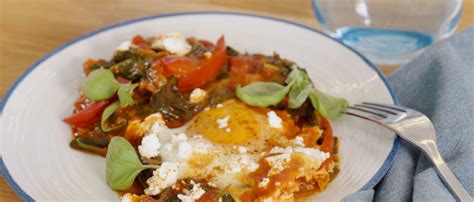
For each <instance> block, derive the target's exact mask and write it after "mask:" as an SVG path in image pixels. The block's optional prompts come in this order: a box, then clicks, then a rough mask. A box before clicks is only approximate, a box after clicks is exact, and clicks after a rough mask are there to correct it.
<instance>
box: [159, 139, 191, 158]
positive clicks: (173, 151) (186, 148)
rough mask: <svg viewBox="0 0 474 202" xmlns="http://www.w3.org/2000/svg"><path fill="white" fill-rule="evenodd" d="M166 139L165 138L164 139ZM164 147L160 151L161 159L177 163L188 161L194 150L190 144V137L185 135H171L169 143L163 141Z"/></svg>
mask: <svg viewBox="0 0 474 202" xmlns="http://www.w3.org/2000/svg"><path fill="white" fill-rule="evenodd" d="M162 139H165V138H162ZM163 142H166V143H163V146H162V148H161V150H160V153H161V158H162V159H163V160H164V161H169V162H177V161H185V160H187V159H188V158H189V157H190V156H191V154H192V153H193V148H192V147H191V144H190V143H189V142H188V137H187V136H186V134H185V133H179V134H177V135H171V139H170V140H169V141H166V140H165V141H163Z"/></svg>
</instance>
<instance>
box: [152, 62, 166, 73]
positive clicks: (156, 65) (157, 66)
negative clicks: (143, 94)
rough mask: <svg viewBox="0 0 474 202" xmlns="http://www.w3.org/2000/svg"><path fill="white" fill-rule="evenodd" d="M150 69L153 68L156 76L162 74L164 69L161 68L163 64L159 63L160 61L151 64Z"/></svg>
mask: <svg viewBox="0 0 474 202" xmlns="http://www.w3.org/2000/svg"><path fill="white" fill-rule="evenodd" d="M151 68H153V69H154V70H155V71H156V73H158V74H163V72H164V71H165V70H164V67H163V63H162V62H161V60H160V59H158V60H155V61H154V62H153V63H152V64H151Z"/></svg>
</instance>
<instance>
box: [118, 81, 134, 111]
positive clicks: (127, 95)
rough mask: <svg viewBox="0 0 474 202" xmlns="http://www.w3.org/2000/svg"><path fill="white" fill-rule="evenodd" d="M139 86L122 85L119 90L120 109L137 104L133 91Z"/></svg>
mask: <svg viewBox="0 0 474 202" xmlns="http://www.w3.org/2000/svg"><path fill="white" fill-rule="evenodd" d="M137 86H138V84H131V83H127V84H122V85H120V88H119V89H118V92H117V94H118V98H119V101H120V107H127V106H131V105H134V104H135V101H134V100H133V97H132V95H133V90H134V89H135V88H136V87H137Z"/></svg>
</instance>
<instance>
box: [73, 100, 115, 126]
mask: <svg viewBox="0 0 474 202" xmlns="http://www.w3.org/2000/svg"><path fill="white" fill-rule="evenodd" d="M109 104H110V101H109V100H103V101H100V102H97V103H94V104H92V105H90V106H89V107H87V108H85V109H83V110H81V111H79V112H77V113H75V114H73V115H71V116H69V117H67V118H65V119H64V122H66V123H68V124H70V125H73V126H76V127H79V128H83V127H86V126H88V125H91V124H93V123H95V122H96V121H98V120H100V117H101V115H102V112H103V111H104V109H105V108H106V107H107V106H108V105H109Z"/></svg>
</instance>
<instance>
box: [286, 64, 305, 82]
mask: <svg viewBox="0 0 474 202" xmlns="http://www.w3.org/2000/svg"><path fill="white" fill-rule="evenodd" d="M291 68H292V70H291V72H290V74H288V76H287V77H286V80H285V83H287V84H291V83H292V82H296V83H298V82H301V81H304V80H309V79H308V75H306V72H304V71H303V70H301V69H300V68H298V67H297V66H296V65H293V66H292V67H291Z"/></svg>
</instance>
